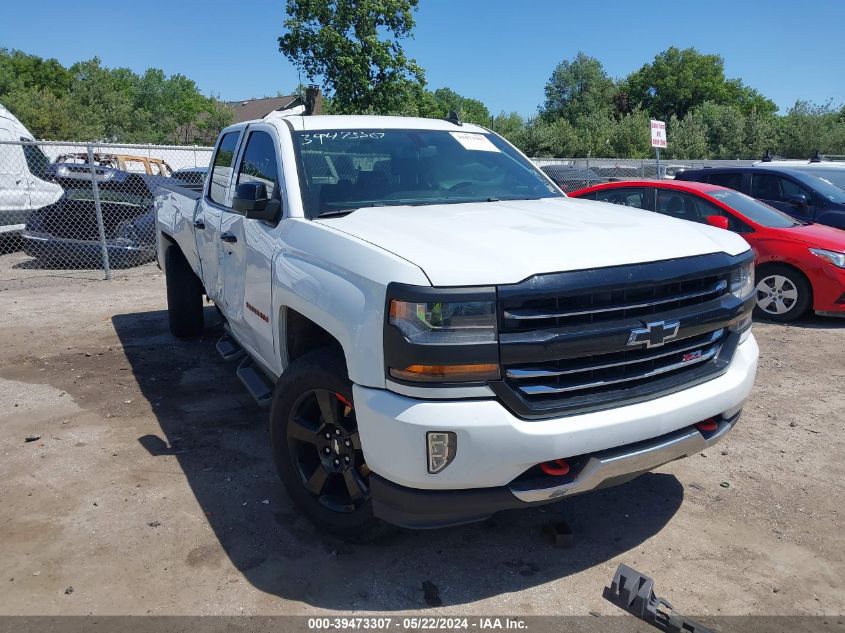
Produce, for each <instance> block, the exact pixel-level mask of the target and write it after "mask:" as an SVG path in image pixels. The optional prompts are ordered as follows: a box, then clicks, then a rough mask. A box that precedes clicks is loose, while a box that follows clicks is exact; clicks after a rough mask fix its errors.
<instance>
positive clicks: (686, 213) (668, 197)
mask: <svg viewBox="0 0 845 633" xmlns="http://www.w3.org/2000/svg"><path fill="white" fill-rule="evenodd" d="M699 202H700V200H699V199H698V198H696V197H695V196H693V195H690V194H688V193H684V192H682V191H674V190H672V189H658V190H657V212H658V213H662V214H663V215H668V216H670V217H673V218H678V219H679V220H689V221H691V222H706V221H707V219H706V218H707V215H709V214H708V213H706V212H705V210H704V207H703V206H700V205H699Z"/></svg>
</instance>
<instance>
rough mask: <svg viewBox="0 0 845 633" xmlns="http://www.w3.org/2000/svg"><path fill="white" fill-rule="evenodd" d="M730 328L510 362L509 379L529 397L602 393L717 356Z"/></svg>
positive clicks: (707, 360) (672, 372) (676, 370)
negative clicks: (640, 345)
mask: <svg viewBox="0 0 845 633" xmlns="http://www.w3.org/2000/svg"><path fill="white" fill-rule="evenodd" d="M725 336H726V330H725V328H719V329H718V330H714V331H712V332H708V333H705V334H701V335H698V336H692V337H690V338H685V339H682V340H679V341H673V342H672V343H668V344H666V345H664V346H661V347H658V348H655V349H632V350H630V351H628V350H626V351H624V352H611V353H609V354H596V355H593V356H587V357H584V358H575V359H563V360H555V361H549V362H545V363H536V364H532V365H527V366H520V365H516V366H513V367H508V368H507V369H506V370H505V372H506V376H507V380H508V381H509V382H510V383H511V384H512V385H513V386H514V387H515V388H516V389H517V390H518V391H519V392H520V393H522V394H523V395H525V396H527V397H529V398H544V397H546V396H550V395H558V394H567V393H569V394H580V395H583V394H585V393H591V394H598V393H602V392H604V391H608V390H612V389H619V388H630V387H633V386H639V385H642V384H643V383H645V382H648V381H649V380H651V379H653V378H657V377H658V376H660V377H666V376H668V375H669V374H676V373H683V372H684V371H685V370H688V369H692V368H693V367H695V366H697V365H700V364H702V363H707V362H709V361H711V360H713V359H714V358H715V357H716V355H717V354H718V353H719V349H720V348H721V346H722V344H723V343H724V341H725Z"/></svg>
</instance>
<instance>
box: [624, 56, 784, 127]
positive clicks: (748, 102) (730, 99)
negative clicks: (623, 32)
mask: <svg viewBox="0 0 845 633" xmlns="http://www.w3.org/2000/svg"><path fill="white" fill-rule="evenodd" d="M724 66H725V64H724V60H723V59H722V58H721V57H720V56H719V55H705V54H702V53H700V52H698V51H697V50H695V49H694V48H687V49H684V50H681V49H679V48H676V47H674V46H673V47H671V48H669V49H667V50H665V51H663V52H662V53H658V54H657V55H656V56H655V57H654V61H652V62H651V63H650V64H645V65H644V66H643V67H642V68H640V69H639V70H637V71H635V72H633V73H631V74H630V75H629V76H628V77H627V78H626V79H625V81H624V82H623V85H622V91H623V92H624V93H625V94H626V95H627V98H628V102H629V104H630V105H631V106H632V107H636V106H639V107H641V108H643V109H644V110H646V111H647V112H649V113H650V114H651V115H652V116H653V117H655V118H659V119H662V120H664V121H667V120H669V118H670V117H671V116H672V115H675V116H676V117H678V118H679V119H683V118H684V117H685V116H686V114H687V112H689V111H690V110H692V109H693V108H695V107H696V106H700V105H702V104H704V103H705V102H708V101H710V102H712V103H715V104H719V105H735V106H737V107H739V108H740V109H741V110H742V111H743V112H750V111H756V112H759V113H760V114H764V113H773V112H775V111H776V110H777V106H776V105H775V104H774V102H772V101H770V100H769V99H766V98H765V97H763V96H762V95H760V93H758V92H757V91H756V90H754V89H753V88H749V87H748V86H745V85H743V83H742V82H741V81H740V80H738V79H732V80H727V79H726V78H725V68H724Z"/></svg>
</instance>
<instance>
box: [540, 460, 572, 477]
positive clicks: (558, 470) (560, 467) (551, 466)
mask: <svg viewBox="0 0 845 633" xmlns="http://www.w3.org/2000/svg"><path fill="white" fill-rule="evenodd" d="M540 470H542V471H543V472H544V473H546V474H547V475H552V476H555V477H559V476H561V475H566V474H567V473H568V472H569V463H568V462H567V461H566V460H565V459H556V460H554V461H553V462H543V463H542V464H540Z"/></svg>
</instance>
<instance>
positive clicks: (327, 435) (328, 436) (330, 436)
mask: <svg viewBox="0 0 845 633" xmlns="http://www.w3.org/2000/svg"><path fill="white" fill-rule="evenodd" d="M326 439H327V440H330V439H332V434H331V433H329V432H328V431H326Z"/></svg>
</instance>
